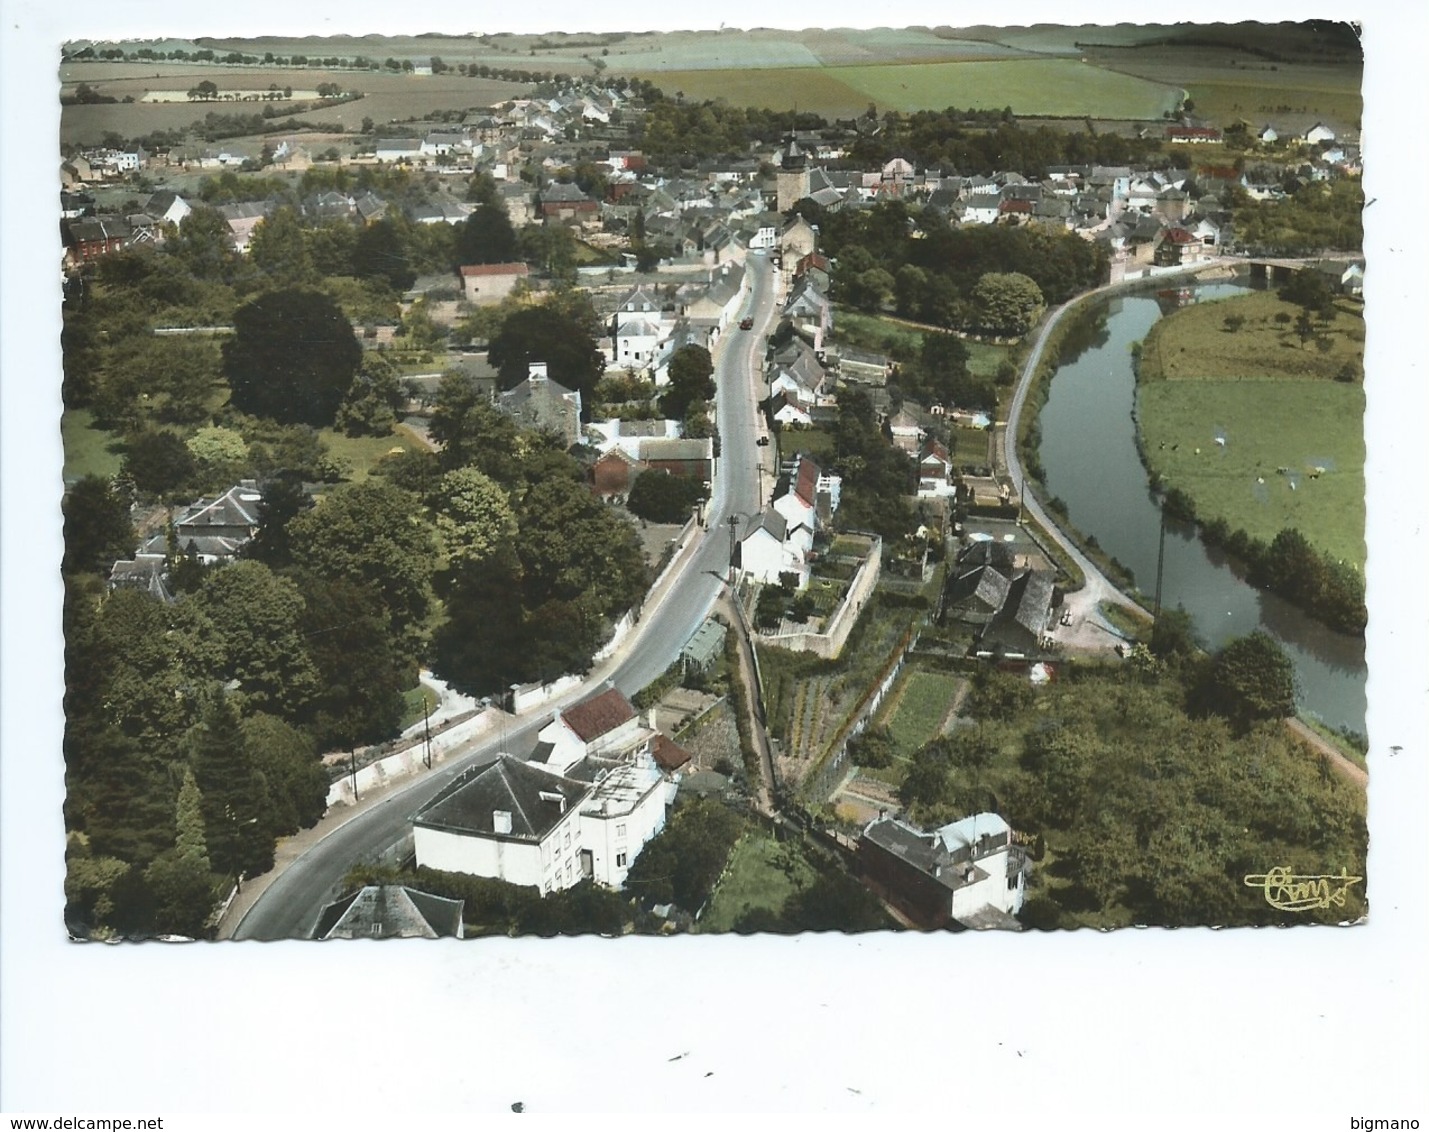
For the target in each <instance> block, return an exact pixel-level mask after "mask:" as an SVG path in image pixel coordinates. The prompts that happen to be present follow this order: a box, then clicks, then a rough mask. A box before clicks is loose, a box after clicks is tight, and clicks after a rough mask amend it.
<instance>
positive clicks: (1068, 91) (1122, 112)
mask: <svg viewBox="0 0 1429 1132" xmlns="http://www.w3.org/2000/svg"><path fill="white" fill-rule="evenodd" d="M837 74H838V77H839V78H840V79H841V80H843V81H844V82H846V83H848V84H849V85H850V86H852V87H853V88H855V89H856V90H859V91H862V92H863V93H864V94H866V95H867V96H868V98H869V99H871V100H872V101H874V102H876V103H877V104H878V105H879V106H880V107H888V108H892V109H897V110H908V111H911V110H920V109H923V108H924V107H935V108H941V107H945V106H957V107H960V108H968V109H975V110H996V109H1000V108H1001V107H1004V106H1010V107H1012V110H1013V112H1014V113H1016V114H1043V115H1056V116H1059V117H1075V118H1083V117H1092V118H1160V117H1161V115H1162V113H1163V112H1164V111H1166V110H1171V109H1174V108H1175V106H1176V103H1177V100H1178V99H1179V97H1180V94H1181V91H1180V88H1179V87H1171V86H1167V85H1165V84H1164V83H1158V82H1152V81H1150V80H1148V79H1142V78H1137V77H1134V76H1131V75H1119V74H1115V73H1113V72H1110V71H1104V70H1101V69H1100V68H1097V67H1091V66H1088V65H1086V64H1084V63H1081V62H1079V61H1077V60H1073V59H1038V58H1026V59H1013V60H1005V61H999V62H987V61H977V62H967V63H922V64H909V65H906V66H897V65H892V66H890V65H883V66H873V67H840V68H838V71H837Z"/></svg>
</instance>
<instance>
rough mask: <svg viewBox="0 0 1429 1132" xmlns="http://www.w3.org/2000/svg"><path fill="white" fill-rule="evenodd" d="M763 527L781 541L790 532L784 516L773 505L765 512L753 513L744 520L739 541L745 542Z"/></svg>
mask: <svg viewBox="0 0 1429 1132" xmlns="http://www.w3.org/2000/svg"><path fill="white" fill-rule="evenodd" d="M761 529H762V530H766V531H768V532H769V533H770V534H771V535H773V536H774V537H775V538H776V539H778V540H779V541H780V542H783V541H784V539H785V538H786V537H788V534H789V524H788V523H787V522H785V520H784V516H783V515H781V514H779V512H778V511H776V510H774V508H772V507H771V508H769V510H767V511H765V512H764V513H763V514H760V515H751V516H749V518H747V519H746V520H745V521H744V530H742V531H741V532H740V535H739V541H740V542H744V541H745V540H746V539H748V538H749V537H750V536H751V535H753V534H755V533H756V532H758V531H759V530H761Z"/></svg>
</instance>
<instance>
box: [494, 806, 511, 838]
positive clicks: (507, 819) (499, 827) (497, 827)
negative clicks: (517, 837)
mask: <svg viewBox="0 0 1429 1132" xmlns="http://www.w3.org/2000/svg"><path fill="white" fill-rule="evenodd" d="M491 830H492V832H493V833H510V832H511V811H510V810H492V811H491Z"/></svg>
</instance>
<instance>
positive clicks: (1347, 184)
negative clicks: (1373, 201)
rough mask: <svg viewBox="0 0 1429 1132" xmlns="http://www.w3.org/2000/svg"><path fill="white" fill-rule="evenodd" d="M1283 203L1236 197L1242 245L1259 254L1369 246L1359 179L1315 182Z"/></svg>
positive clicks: (1242, 195)
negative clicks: (1364, 224)
mask: <svg viewBox="0 0 1429 1132" xmlns="http://www.w3.org/2000/svg"><path fill="white" fill-rule="evenodd" d="M1293 188H1294V191H1293V192H1292V193H1291V194H1290V195H1289V196H1288V197H1285V198H1283V199H1269V200H1262V201H1257V200H1253V199H1252V198H1251V197H1250V195H1249V194H1247V193H1246V192H1244V191H1243V190H1235V191H1233V193H1232V201H1231V203H1232V217H1233V222H1234V225H1235V232H1236V241H1237V243H1238V244H1239V245H1240V246H1241V247H1242V248H1246V249H1249V250H1250V251H1253V252H1257V253H1262V254H1266V253H1273V254H1276V255H1313V254H1314V253H1316V252H1321V251H1351V252H1359V251H1361V250H1362V249H1363V248H1364V227H1363V223H1362V214H1363V212H1364V206H1365V199H1364V188H1363V186H1362V185H1361V184H1360V182H1359V180H1358V179H1357V178H1349V177H1347V178H1343V179H1341V180H1337V181H1328V182H1327V181H1309V182H1306V183H1304V184H1296V185H1295V186H1293Z"/></svg>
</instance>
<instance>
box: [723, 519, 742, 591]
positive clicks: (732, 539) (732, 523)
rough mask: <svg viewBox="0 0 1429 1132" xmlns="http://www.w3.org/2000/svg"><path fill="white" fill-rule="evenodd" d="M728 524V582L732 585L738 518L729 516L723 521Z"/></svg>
mask: <svg viewBox="0 0 1429 1132" xmlns="http://www.w3.org/2000/svg"><path fill="white" fill-rule="evenodd" d="M725 521H726V522H727V523H729V581H730V584H731V585H733V584H734V549H735V547H736V546H737V545H738V529H739V516H738V515H730V517H729V518H728V519H727V520H725Z"/></svg>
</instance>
